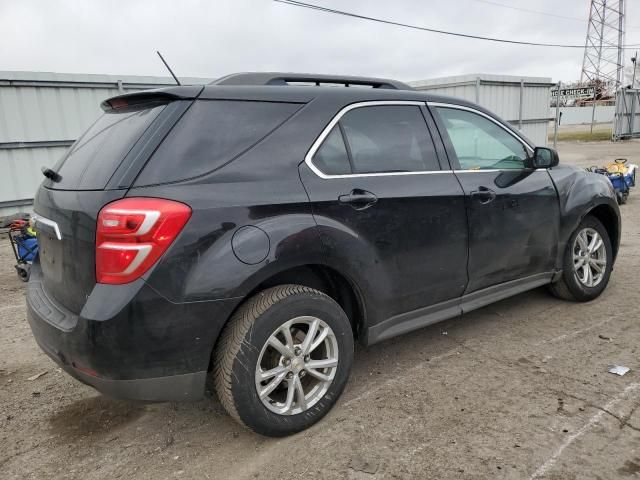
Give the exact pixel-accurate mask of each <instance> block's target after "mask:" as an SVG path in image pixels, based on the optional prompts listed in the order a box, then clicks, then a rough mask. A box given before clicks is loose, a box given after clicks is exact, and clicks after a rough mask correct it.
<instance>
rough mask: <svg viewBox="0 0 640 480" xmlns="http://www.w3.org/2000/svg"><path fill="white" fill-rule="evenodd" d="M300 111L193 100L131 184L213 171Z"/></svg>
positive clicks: (282, 106) (259, 104) (289, 106)
mask: <svg viewBox="0 0 640 480" xmlns="http://www.w3.org/2000/svg"><path fill="white" fill-rule="evenodd" d="M300 107H301V105H300V104H297V103H276V102H259V101H235V100H196V101H195V102H194V104H193V105H192V106H191V108H190V109H189V110H188V111H187V113H186V114H185V115H184V117H183V118H182V119H181V120H180V121H179V122H178V124H177V125H176V126H175V127H174V128H173V130H172V131H171V133H169V135H167V138H166V139H165V140H164V141H163V142H162V144H161V145H160V147H159V148H158V150H157V151H156V153H155V154H154V155H153V157H151V160H150V161H149V163H148V164H147V165H146V166H145V168H144V170H143V171H142V172H141V173H140V176H139V177H138V179H137V180H136V182H135V184H136V186H143V185H155V184H161V183H169V182H175V181H179V180H186V179H189V178H194V177H198V176H201V175H204V174H206V173H209V172H212V171H213V170H215V169H217V168H219V167H221V166H223V165H225V164H226V163H228V162H230V161H232V160H233V159H235V158H237V157H238V156H240V155H242V154H243V153H244V152H246V151H248V150H249V149H251V148H252V147H253V146H255V145H256V144H257V143H258V142H260V141H261V140H263V139H264V138H265V137H267V136H268V135H269V134H270V133H271V132H273V131H274V130H275V129H277V128H278V127H279V126H280V125H281V124H282V123H284V122H285V121H286V120H287V119H288V118H289V117H291V115H293V114H294V113H295V112H296V111H297V110H298V109H299V108H300Z"/></svg>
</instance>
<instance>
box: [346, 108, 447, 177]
mask: <svg viewBox="0 0 640 480" xmlns="http://www.w3.org/2000/svg"><path fill="white" fill-rule="evenodd" d="M340 123H341V125H342V127H343V129H344V133H345V137H346V141H347V145H348V148H349V151H350V153H351V160H352V163H353V167H354V171H355V173H385V172H389V173H391V172H421V171H429V170H440V164H439V163H438V158H437V156H436V152H435V147H434V144H433V140H432V139H431V136H430V134H429V130H428V129H427V124H426V122H425V119H424V117H423V116H422V112H421V111H420V107H418V106H417V105H381V106H371V107H361V108H356V109H354V110H351V111H350V112H347V113H346V114H345V115H344V116H343V117H342V118H341V119H340Z"/></svg>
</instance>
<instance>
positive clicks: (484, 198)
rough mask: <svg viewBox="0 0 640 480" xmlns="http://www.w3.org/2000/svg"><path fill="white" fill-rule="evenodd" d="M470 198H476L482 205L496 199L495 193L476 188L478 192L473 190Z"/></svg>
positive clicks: (487, 189)
mask: <svg viewBox="0 0 640 480" xmlns="http://www.w3.org/2000/svg"><path fill="white" fill-rule="evenodd" d="M471 196H472V197H474V198H477V199H478V201H479V202H480V203H482V204H483V205H485V204H487V203H491V202H493V200H494V199H495V198H496V192H494V191H493V190H491V189H490V188H487V187H478V190H473V191H472V192H471Z"/></svg>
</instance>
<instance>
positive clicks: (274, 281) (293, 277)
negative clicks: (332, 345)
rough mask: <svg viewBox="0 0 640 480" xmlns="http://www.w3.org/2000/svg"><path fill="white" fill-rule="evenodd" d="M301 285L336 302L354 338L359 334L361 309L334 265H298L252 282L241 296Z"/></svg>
mask: <svg viewBox="0 0 640 480" xmlns="http://www.w3.org/2000/svg"><path fill="white" fill-rule="evenodd" d="M292 284H293V285H301V286H304V287H309V288H313V289H315V290H318V291H320V292H322V293H324V294H325V295H328V296H329V297H331V298H332V299H333V300H335V301H336V303H338V305H340V307H341V308H342V309H343V310H344V312H345V313H346V315H347V318H349V321H350V322H351V328H352V330H353V334H354V338H361V337H362V329H363V328H364V326H365V309H364V302H363V300H362V295H361V293H360V292H359V290H358V288H357V286H356V285H355V283H354V282H353V281H352V280H350V279H348V278H347V277H346V276H345V275H343V274H342V273H341V272H339V271H337V270H336V269H334V268H331V267H328V266H326V265H320V264H309V265H300V266H297V267H291V268H288V269H285V270H282V271H280V272H278V273H275V274H273V275H271V276H269V277H268V278H266V279H264V280H262V281H261V282H260V283H259V284H258V285H256V286H255V287H254V288H253V289H252V290H251V291H250V292H249V293H248V294H247V295H246V297H245V298H250V297H252V296H253V295H255V294H256V293H258V292H260V291H262V290H265V289H267V288H271V287H275V286H278V285H292Z"/></svg>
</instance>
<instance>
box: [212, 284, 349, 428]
mask: <svg viewBox="0 0 640 480" xmlns="http://www.w3.org/2000/svg"><path fill="white" fill-rule="evenodd" d="M314 326H315V327H314ZM287 332H289V333H287ZM309 332H312V333H311V334H310V337H309V340H308V342H307V341H306V339H307V337H308V335H307V334H308V333H309ZM278 342H279V343H278ZM352 363H353V333H352V329H351V324H350V322H349V319H348V318H347V316H346V315H345V313H344V311H343V310H342V308H340V306H339V305H338V304H337V303H336V302H335V301H334V300H333V299H331V298H330V297H328V296H327V295H325V294H324V293H322V292H319V291H318V290H314V289H311V288H308V287H303V286H300V285H281V286H277V287H273V288H269V289H267V290H264V291H262V292H260V293H258V294H257V295H255V296H254V297H252V298H250V299H249V300H247V301H246V302H245V303H244V304H243V305H241V306H240V308H239V309H238V310H237V312H236V313H235V314H234V315H233V317H232V318H231V320H230V321H229V323H228V324H227V325H226V326H225V328H224V330H223V332H222V334H221V336H220V340H219V342H218V346H217V348H216V351H215V353H214V370H213V380H214V384H215V387H216V391H217V393H218V397H219V398H220V402H221V403H222V405H223V407H224V408H225V410H226V411H227V412H228V413H229V415H231V416H232V417H233V418H234V419H236V420H237V421H238V422H240V423H241V424H242V425H244V426H246V427H247V428H249V429H251V430H253V431H255V432H257V433H260V434H262V435H267V436H272V437H281V436H285V435H290V434H293V433H296V432H299V431H301V430H304V429H305V428H308V427H310V426H311V425H313V424H314V423H316V422H317V421H318V420H320V419H321V418H322V417H324V415H326V414H327V412H328V411H329V410H330V409H331V408H332V407H333V405H334V403H335V402H336V400H337V399H338V397H339V396H340V394H341V393H342V391H343V389H344V387H345V384H346V382H347V379H348V377H349V372H350V370H351V364H352ZM325 365H326V366H325ZM276 372H277V373H276ZM274 385H277V386H274ZM270 388H271V390H270Z"/></svg>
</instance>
